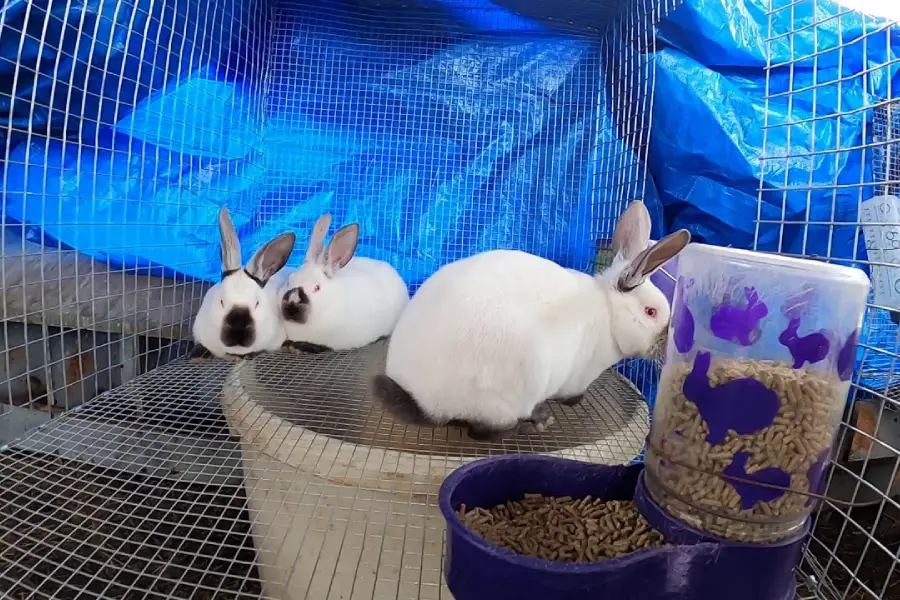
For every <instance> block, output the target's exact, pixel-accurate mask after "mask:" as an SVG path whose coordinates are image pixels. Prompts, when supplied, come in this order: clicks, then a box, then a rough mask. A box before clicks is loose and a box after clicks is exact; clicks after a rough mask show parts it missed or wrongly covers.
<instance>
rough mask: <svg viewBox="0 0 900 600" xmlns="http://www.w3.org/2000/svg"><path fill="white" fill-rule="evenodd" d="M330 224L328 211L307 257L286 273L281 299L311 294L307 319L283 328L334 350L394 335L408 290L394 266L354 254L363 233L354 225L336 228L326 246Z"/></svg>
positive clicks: (294, 337)
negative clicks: (299, 290)
mask: <svg viewBox="0 0 900 600" xmlns="http://www.w3.org/2000/svg"><path fill="white" fill-rule="evenodd" d="M329 223H330V217H329V216H328V215H325V216H323V218H322V219H320V222H319V224H317V226H316V230H317V232H314V234H313V237H312V239H311V242H310V250H309V252H308V253H307V260H306V261H305V262H304V263H303V265H301V267H300V268H299V269H298V270H296V271H293V272H290V273H289V274H288V276H287V282H286V283H284V284H282V286H281V288H280V291H279V297H283V296H284V295H285V294H288V293H290V290H294V289H297V288H302V289H303V290H304V292H305V294H306V295H307V297H308V298H309V313H308V318H307V320H306V322H305V323H296V322H291V321H289V320H284V329H285V332H286V334H287V339H289V340H291V341H297V342H308V343H311V344H319V345H322V346H327V347H329V348H331V349H333V350H348V349H351V348H359V347H361V346H365V345H367V344H370V343H372V342H374V341H375V340H377V339H378V338H381V337H385V336H388V335H390V334H391V332H392V331H393V330H394V326H395V325H396V323H397V320H398V319H399V318H400V314H401V313H402V312H403V310H404V309H405V308H406V305H407V304H408V303H409V290H408V288H407V287H406V283H404V281H403V279H402V278H401V277H400V274H399V273H397V271H396V269H394V267H392V266H391V265H390V264H388V263H386V262H384V261H380V260H374V259H371V258H365V257H361V256H356V257H353V252H354V250H355V248H356V235H358V231H359V229H358V226H356V225H355V224H354V225H348V226H346V227H344V228H342V229H341V230H340V231H338V232H337V233H336V234H335V236H334V238H333V239H332V241H331V243H330V244H329V245H328V247H327V248H326V249H325V250H322V242H323V240H324V234H325V232H327V229H328V227H327V225H328V224H329ZM323 226H324V230H323ZM317 233H318V235H317ZM342 236H346V237H343V239H344V240H345V241H344V243H343V249H342V251H339V250H340V249H336V248H335V246H337V245H339V244H341V242H340V241H339V239H341V238H342ZM341 257H342V258H341ZM351 257H352V258H351ZM341 264H343V266H341Z"/></svg>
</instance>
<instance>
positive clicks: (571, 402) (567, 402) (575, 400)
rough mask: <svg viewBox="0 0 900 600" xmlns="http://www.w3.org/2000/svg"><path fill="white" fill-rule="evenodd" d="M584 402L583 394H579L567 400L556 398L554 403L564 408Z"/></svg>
mask: <svg viewBox="0 0 900 600" xmlns="http://www.w3.org/2000/svg"><path fill="white" fill-rule="evenodd" d="M582 400H584V394H579V395H577V396H571V397H569V398H557V399H556V401H557V402H559V403H560V404H562V405H565V406H575V405H576V404H580V403H581V401H582Z"/></svg>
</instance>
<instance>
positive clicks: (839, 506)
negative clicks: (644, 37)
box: [755, 0, 900, 600]
mask: <svg viewBox="0 0 900 600" xmlns="http://www.w3.org/2000/svg"><path fill="white" fill-rule="evenodd" d="M859 11H862V12H859ZM898 16H900V15H898V14H896V12H895V10H894V9H893V7H892V6H888V5H887V4H885V5H884V6H878V5H877V3H876V4H873V3H865V2H854V1H847V2H825V1H821V2H801V3H795V2H782V1H781V0H771V1H770V2H769V6H768V26H769V28H768V32H767V35H766V41H765V43H766V52H767V60H768V64H767V67H766V80H765V81H766V102H765V108H766V113H765V123H764V124H763V126H764V139H765V140H766V143H765V148H764V151H763V153H762V156H761V178H760V192H759V208H758V215H759V216H758V219H757V224H756V242H755V244H756V246H757V247H759V248H760V249H766V250H770V251H777V252H781V253H785V254H790V255H794V256H804V257H809V258H813V259H816V260H825V261H829V262H836V263H839V264H845V265H853V266H856V267H858V268H861V269H863V270H865V271H866V272H867V273H869V275H870V276H871V278H872V281H873V286H874V290H873V294H872V296H871V297H870V303H869V306H868V309H867V314H866V317H865V320H864V326H863V327H864V329H863V339H862V341H861V349H860V352H859V356H858V357H857V365H858V368H857V372H856V374H855V375H854V380H853V382H854V383H853V389H852V394H851V398H850V400H849V402H848V405H847V410H846V411H845V417H844V422H843V424H842V427H841V434H840V436H839V438H840V439H841V443H840V444H839V446H838V448H836V452H835V457H834V460H835V462H834V463H833V465H834V466H833V468H832V469H831V471H830V474H829V476H828V481H827V488H826V494H827V495H828V496H829V497H830V498H832V499H833V500H831V501H826V502H824V503H823V505H822V506H821V507H820V508H819V510H818V511H817V513H816V517H815V522H814V527H813V530H812V535H811V538H810V542H809V545H808V548H807V551H806V555H805V557H804V560H803V563H802V564H801V566H800V569H799V576H800V578H801V581H803V583H804V584H805V589H804V591H803V593H804V594H807V595H809V596H811V597H816V598H824V599H828V600H831V599H837V598H841V599H849V598H852V599H857V598H858V599H863V598H865V599H868V598H872V599H876V598H893V597H900V571H898V568H897V567H898V563H900V561H898V549H900V545H898V540H900V537H898V535H900V510H898V509H900V505H898V503H897V493H898V491H900V490H898V488H897V485H896V484H897V481H898V480H897V472H898V466H900V450H898V448H900V437H898V435H897V434H898V429H897V427H896V423H897V422H898V417H897V415H898V412H897V410H898V408H900V405H898V403H897V398H898V392H897V380H896V375H895V372H896V364H897V357H898V353H897V348H898V347H897V340H898V335H897V334H898V332H897V322H898V318H897V314H898V313H897V308H898V307H896V306H891V305H890V304H891V302H892V301H891V300H890V296H891V295H890V293H889V292H888V293H886V289H885V287H886V286H888V285H892V282H893V281H894V280H895V279H897V277H898V274H900V272H898V271H897V269H896V265H895V264H894V263H895V262H896V261H895V259H893V258H892V256H893V252H892V250H893V248H892V246H891V243H890V240H891V239H892V238H893V237H894V236H895V235H896V231H895V230H896V228H897V226H898V224H900V220H898V219H900V213H898V214H894V213H893V201H892V200H890V196H892V195H895V194H897V193H898V189H900V188H898V183H900V181H898V176H900V171H898V165H900V162H898V161H897V143H898V141H900V138H898V129H897V125H898V121H897V118H896V112H897V105H896V98H897V90H898V87H897V79H896V77H895V74H896V71H897V68H898V67H900V58H898V54H897V48H900V44H898V40H900V29H898V24H897V22H896V19H897V17H898ZM884 298H888V300H884ZM848 503H850V504H855V505H856V506H855V507H853V508H851V507H850V506H848Z"/></svg>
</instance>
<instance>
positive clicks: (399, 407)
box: [372, 375, 434, 425]
mask: <svg viewBox="0 0 900 600" xmlns="http://www.w3.org/2000/svg"><path fill="white" fill-rule="evenodd" d="M372 388H373V391H374V393H375V397H376V398H377V399H378V400H379V401H380V402H381V405H382V407H383V408H384V409H385V410H386V411H388V412H389V413H391V414H392V415H394V416H395V417H397V418H398V419H400V420H401V421H403V422H405V423H410V424H412V425H434V423H433V422H432V421H431V419H429V418H428V415H426V414H425V413H424V412H422V409H421V408H419V405H418V404H417V403H416V400H415V398H413V397H412V396H411V395H410V393H409V392H407V391H406V390H404V389H403V388H402V387H400V385H399V384H398V383H397V382H396V381H394V380H393V379H391V378H390V377H388V376H387V375H376V376H375V377H374V378H373V379H372Z"/></svg>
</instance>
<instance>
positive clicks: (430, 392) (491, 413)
mask: <svg viewBox="0 0 900 600" xmlns="http://www.w3.org/2000/svg"><path fill="white" fill-rule="evenodd" d="M641 209H643V212H644V213H646V208H644V207H643V204H640V206H639V207H638V208H637V209H634V210H632V216H630V217H629V219H628V220H626V223H625V224H626V226H627V225H628V223H629V222H630V221H633V220H634V219H637V218H639V217H640V218H643V217H644V215H638V217H634V216H633V215H634V213H639V212H640V210H641ZM623 219H625V217H623ZM646 220H647V226H646V237H647V239H649V215H646ZM620 223H621V222H620ZM629 231H630V233H631V235H632V236H633V237H635V238H641V237H643V235H644V232H643V228H642V227H641V228H636V229H634V230H633V231H631V230H629ZM686 233H687V232H684V235H686ZM673 235H675V234H673ZM670 237H671V236H670ZM622 238H623V235H622V234H620V235H619V236H618V239H617V243H618V244H619V245H620V246H622V245H623V244H624V242H623V240H622ZM647 239H644V240H643V243H642V244H641V246H640V247H641V248H645V247H646V242H647ZM688 239H689V236H688ZM614 241H616V238H614ZM639 241H640V240H639V239H636V240H633V241H629V242H628V243H627V247H622V248H620V249H619V250H620V251H619V254H618V256H617V258H616V260H615V261H614V262H613V265H612V266H611V267H610V268H609V269H607V270H606V271H605V272H604V273H602V274H600V275H597V276H591V275H588V274H585V273H580V272H577V271H573V270H570V269H565V268H562V267H560V266H558V265H556V264H555V263H553V262H551V261H549V260H546V259H543V258H540V257H537V256H534V255H531V254H527V253H525V252H519V251H514V250H494V251H490V252H484V253H482V254H477V255H475V256H471V257H469V258H465V259H462V260H459V261H457V262H455V263H451V264H449V265H446V266H445V267H443V268H441V269H440V270H438V271H437V272H436V273H435V274H434V275H432V276H431V277H430V278H429V279H428V280H427V281H426V282H425V283H424V284H423V285H422V287H421V288H420V289H419V290H418V292H417V293H416V295H415V296H414V297H413V299H412V301H411V302H410V304H409V306H408V307H407V309H406V310H405V311H404V313H403V315H402V317H401V318H400V321H399V322H398V323H397V326H396V328H395V329H394V333H393V335H392V337H391V340H390V344H389V347H388V353H387V364H386V370H385V374H386V375H387V376H388V377H390V378H391V379H393V380H394V381H395V382H396V383H397V384H398V385H400V386H401V387H402V388H404V390H406V391H407V392H408V393H409V394H410V395H411V396H412V397H413V399H414V400H415V401H416V403H417V405H418V406H419V408H420V409H421V410H422V412H424V413H425V415H427V416H428V417H429V418H430V419H431V420H432V421H434V422H435V423H446V422H448V421H450V420H454V419H458V420H465V421H469V422H472V423H479V424H481V425H485V426H488V427H492V428H496V429H508V428H510V427H512V426H515V424H516V422H517V421H519V420H520V419H528V418H529V417H530V416H531V414H532V411H533V410H534V408H535V407H536V406H537V405H538V404H540V403H541V402H543V401H544V400H548V399H566V398H570V397H573V396H578V395H580V394H582V393H584V392H585V391H586V389H587V387H588V386H589V385H590V384H591V383H592V382H593V381H594V380H595V379H596V378H597V377H598V376H599V375H600V374H601V373H602V372H603V371H604V370H606V369H607V368H609V367H611V366H612V365H614V364H615V363H617V362H618V361H620V360H621V359H623V358H625V357H628V356H635V355H638V354H641V353H644V352H647V351H648V350H649V349H650V348H651V347H652V346H653V344H654V343H655V341H656V340H657V339H658V338H659V336H660V335H662V333H663V332H664V331H665V329H666V327H667V324H668V321H669V305H668V302H667V300H666V298H665V296H664V294H663V293H662V292H660V291H659V290H658V289H657V288H656V286H654V285H653V284H652V283H651V282H650V281H649V279H647V275H649V272H648V273H646V274H644V275H643V276H642V277H635V276H634V274H633V273H632V271H631V269H633V267H634V265H635V262H636V261H639V260H643V261H644V264H645V263H646V259H645V258H642V256H644V255H643V253H641V256H637V251H636V248H637V242H639ZM661 243H662V242H661ZM685 243H687V242H685ZM669 246H671V243H669ZM681 247H683V244H682V246H681ZM679 250H680V248H679ZM630 259H633V260H630ZM656 268H658V267H656ZM628 273H631V275H630V277H631V279H629V280H628V281H629V282H631V283H638V284H637V285H636V286H635V287H634V289H633V290H631V291H629V292H627V293H623V292H620V291H619V290H618V289H617V285H618V282H619V281H620V279H621V278H622V277H625V276H626V275H627V274H628ZM646 308H653V309H655V310H656V311H657V312H656V315H655V317H653V318H651V317H649V316H648V315H647V314H646V313H645V309H646Z"/></svg>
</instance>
